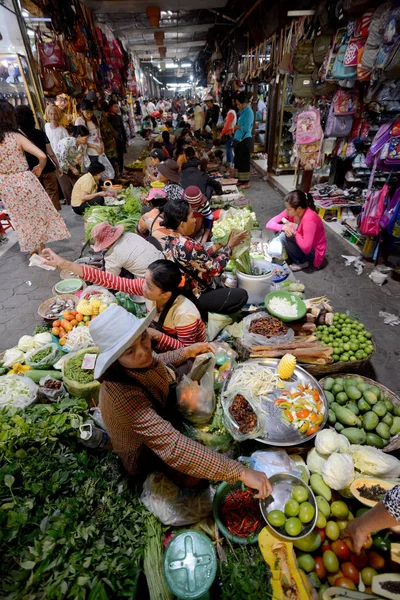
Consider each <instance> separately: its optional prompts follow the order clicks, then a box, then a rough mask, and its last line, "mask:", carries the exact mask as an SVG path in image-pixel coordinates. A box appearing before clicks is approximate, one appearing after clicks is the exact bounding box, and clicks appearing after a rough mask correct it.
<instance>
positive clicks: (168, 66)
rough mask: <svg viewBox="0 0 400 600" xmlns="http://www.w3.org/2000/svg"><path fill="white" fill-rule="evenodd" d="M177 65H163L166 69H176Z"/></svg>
mask: <svg viewBox="0 0 400 600" xmlns="http://www.w3.org/2000/svg"><path fill="white" fill-rule="evenodd" d="M177 66H178V65H174V63H167V64H166V65H165V68H166V69H176V68H177Z"/></svg>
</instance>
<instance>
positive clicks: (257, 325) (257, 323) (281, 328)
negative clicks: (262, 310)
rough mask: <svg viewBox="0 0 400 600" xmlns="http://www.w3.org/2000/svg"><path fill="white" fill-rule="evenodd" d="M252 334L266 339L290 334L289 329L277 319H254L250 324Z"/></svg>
mask: <svg viewBox="0 0 400 600" xmlns="http://www.w3.org/2000/svg"><path fill="white" fill-rule="evenodd" d="M249 332H250V333H257V334H258V335H263V336H264V337H266V338H271V337H275V336H279V335H285V333H287V332H288V328H287V327H286V325H285V324H284V323H282V321H280V320H279V319H275V317H271V318H270V319H269V318H268V317H266V318H262V319H254V321H252V322H251V323H250V327H249Z"/></svg>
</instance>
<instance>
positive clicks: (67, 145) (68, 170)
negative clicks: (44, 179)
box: [56, 125, 90, 195]
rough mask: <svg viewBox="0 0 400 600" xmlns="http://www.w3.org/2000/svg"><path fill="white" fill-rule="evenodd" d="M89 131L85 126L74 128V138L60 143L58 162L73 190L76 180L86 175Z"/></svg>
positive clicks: (88, 163)
mask: <svg viewBox="0 0 400 600" xmlns="http://www.w3.org/2000/svg"><path fill="white" fill-rule="evenodd" d="M88 137H89V130H88V129H87V128H86V127H84V126H83V125H78V126H77V127H74V130H73V133H72V136H69V137H66V138H64V139H62V140H61V141H60V142H58V146H57V152H56V155H57V160H58V163H59V165H60V168H61V170H62V172H63V173H64V174H65V175H66V176H67V177H68V179H69V182H70V186H71V195H72V189H73V187H74V185H75V183H76V180H77V179H78V178H79V177H80V175H82V174H83V173H86V171H87V169H88V167H89V165H90V160H89V157H88V155H87V141H88Z"/></svg>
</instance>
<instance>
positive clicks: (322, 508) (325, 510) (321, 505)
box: [315, 496, 331, 519]
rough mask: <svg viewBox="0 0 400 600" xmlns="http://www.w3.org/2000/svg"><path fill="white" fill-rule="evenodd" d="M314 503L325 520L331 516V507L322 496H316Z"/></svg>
mask: <svg viewBox="0 0 400 600" xmlns="http://www.w3.org/2000/svg"><path fill="white" fill-rule="evenodd" d="M315 501H316V503H317V506H318V511H319V512H321V513H322V514H323V515H324V517H325V518H326V519H327V518H328V517H329V515H330V514H331V507H330V506H329V504H328V502H327V501H326V500H325V498H323V497H322V496H316V497H315Z"/></svg>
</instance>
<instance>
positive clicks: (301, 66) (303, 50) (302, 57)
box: [292, 40, 315, 75]
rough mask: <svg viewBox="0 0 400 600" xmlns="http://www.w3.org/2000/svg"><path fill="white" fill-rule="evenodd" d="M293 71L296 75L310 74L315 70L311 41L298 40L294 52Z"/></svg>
mask: <svg viewBox="0 0 400 600" xmlns="http://www.w3.org/2000/svg"><path fill="white" fill-rule="evenodd" d="M292 65H293V69H294V71H295V72H296V73H301V74H303V75H307V74H310V75H311V73H312V72H313V71H314V69H315V64H314V59H313V42H312V40H300V41H299V42H298V44H297V46H296V48H295V50H294V53H293V60H292Z"/></svg>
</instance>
